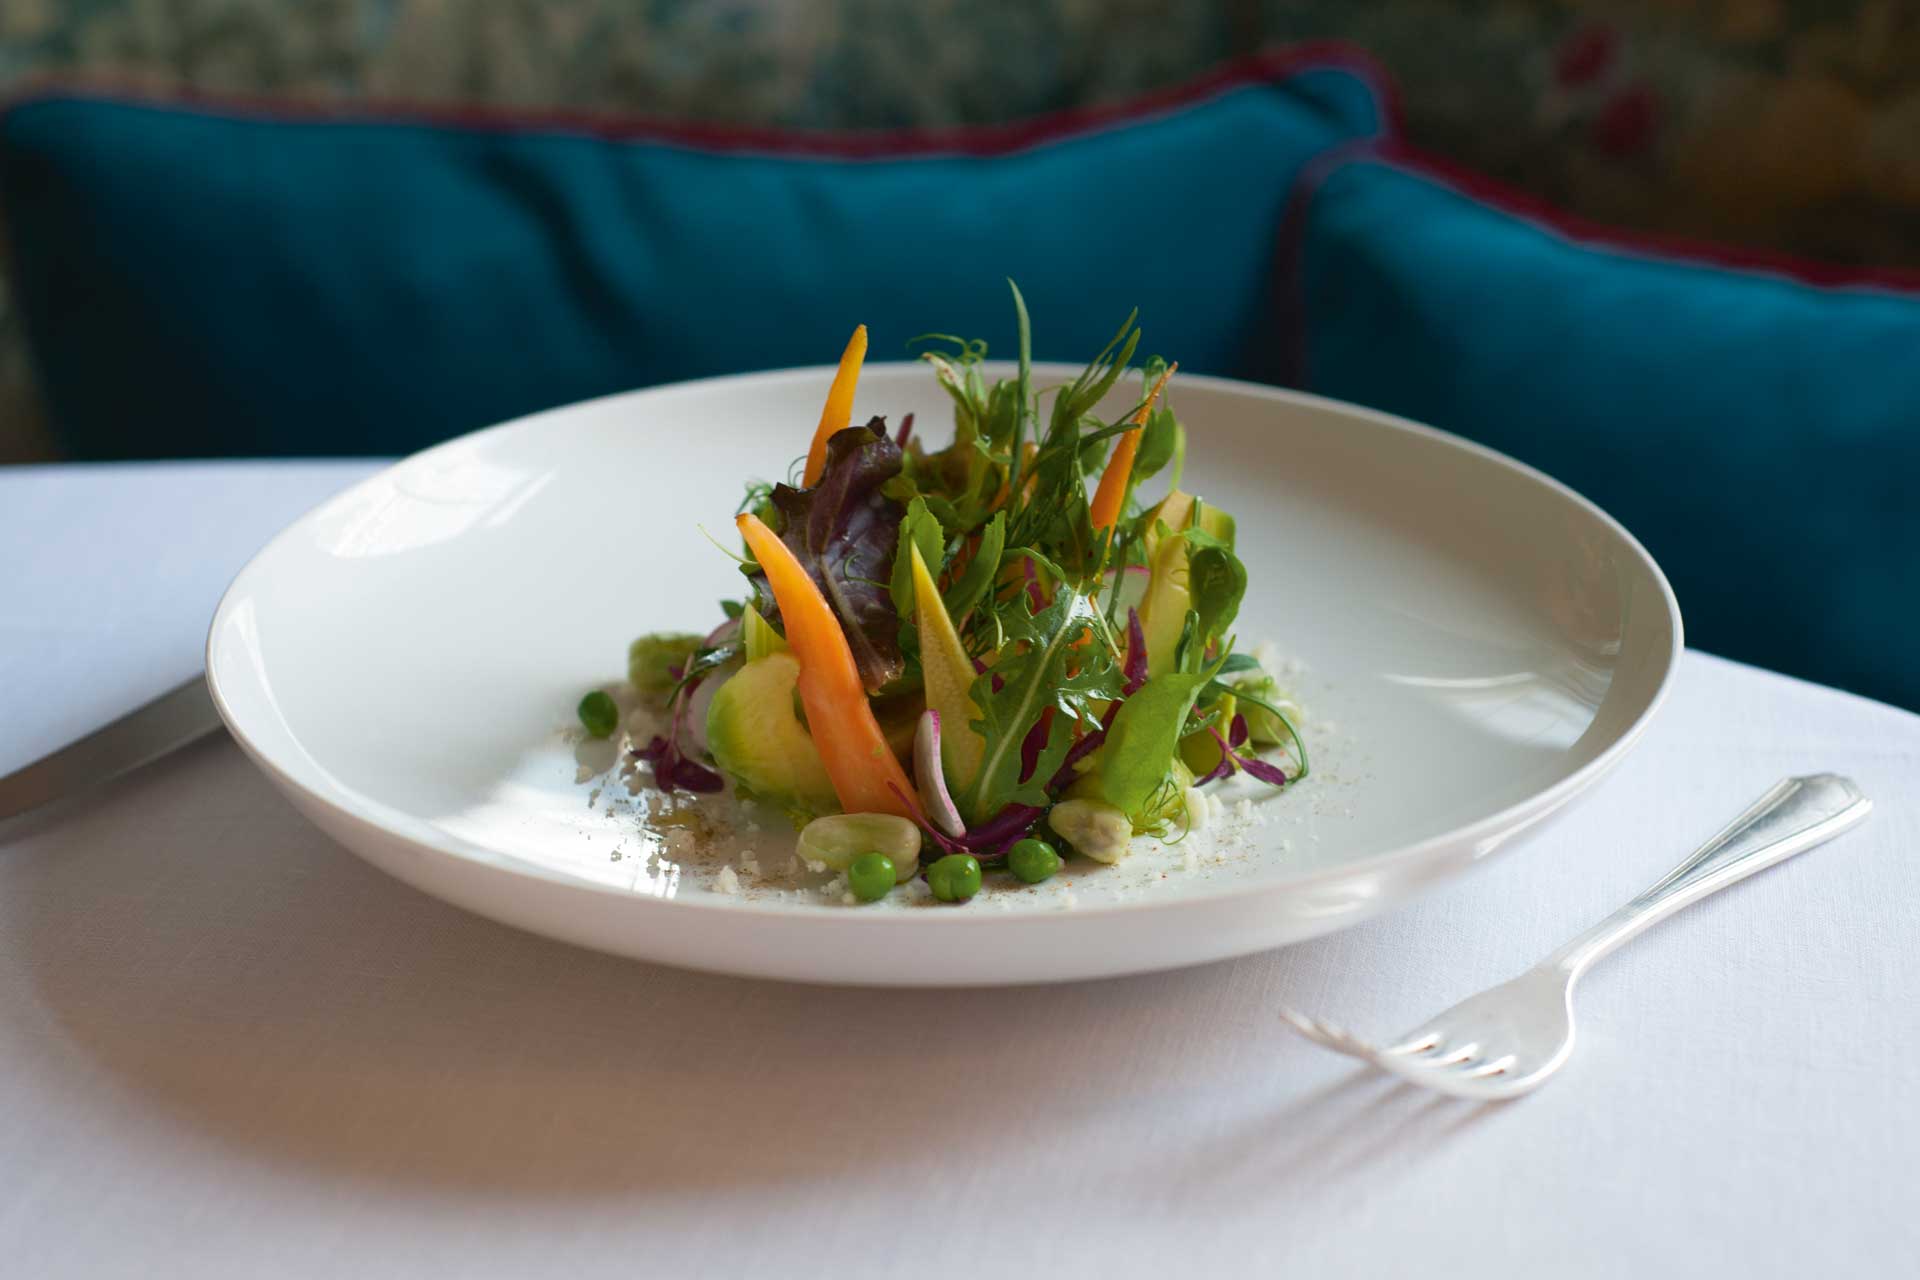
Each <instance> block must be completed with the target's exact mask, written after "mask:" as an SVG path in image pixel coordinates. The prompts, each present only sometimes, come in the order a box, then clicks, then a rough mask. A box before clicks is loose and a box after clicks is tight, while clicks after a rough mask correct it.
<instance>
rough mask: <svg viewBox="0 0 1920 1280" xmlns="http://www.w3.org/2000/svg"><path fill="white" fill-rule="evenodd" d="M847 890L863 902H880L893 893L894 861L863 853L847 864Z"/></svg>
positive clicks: (883, 855)
mask: <svg viewBox="0 0 1920 1280" xmlns="http://www.w3.org/2000/svg"><path fill="white" fill-rule="evenodd" d="M847 888H848V889H849V890H850V891H851V892H852V893H853V896H854V897H856V898H858V899H860V901H862V902H878V901H880V899H882V898H884V897H886V896H887V895H888V894H889V893H891V892H893V859H892V858H889V857H888V856H887V855H886V854H884V853H863V854H861V855H860V856H859V857H857V858H855V859H854V860H853V861H852V862H850V863H848V864H847Z"/></svg>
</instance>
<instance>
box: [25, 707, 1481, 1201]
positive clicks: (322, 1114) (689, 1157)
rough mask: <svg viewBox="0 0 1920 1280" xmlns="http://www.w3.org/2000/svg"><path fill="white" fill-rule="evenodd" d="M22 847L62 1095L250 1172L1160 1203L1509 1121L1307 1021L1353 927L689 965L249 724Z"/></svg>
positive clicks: (576, 1188) (37, 983)
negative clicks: (320, 822) (1056, 979)
mask: <svg viewBox="0 0 1920 1280" xmlns="http://www.w3.org/2000/svg"><path fill="white" fill-rule="evenodd" d="M0 859H4V860H5V862H6V864H7V865H6V866H5V873H6V883H7V885H8V886H9V887H8V890H7V893H6V895H5V900H4V901H0V912H4V914H5V916H6V924H5V927H4V929H0V951H3V952H4V953H5V954H7V955H8V956H9V958H10V966H11V967H12V968H13V969H14V971H15V975H16V976H18V975H19V974H20V972H21V971H23V970H24V973H25V974H26V975H28V976H29V979H30V982H31V989H32V993H33V996H34V997H35V998H37V1000H38V1002H39V1004H40V1006H41V1007H42V1009H43V1010H44V1011H45V1012H46V1013H47V1014H50V1015H51V1018H52V1020H53V1021H54V1023H56V1024H57V1026H58V1027H59V1028H60V1030H61V1032H62V1033H63V1035H64V1040H65V1042H64V1043H61V1044H52V1045H40V1044H37V1043H35V1044H33V1045H32V1047H33V1049H34V1053H33V1055H32V1056H33V1059H34V1061H33V1065H32V1067H31V1068H30V1069H31V1070H36V1071H44V1072H46V1073H48V1075H49V1081H48V1082H47V1083H46V1084H45V1085H44V1086H41V1087H71V1088H79V1087H98V1086H97V1085H81V1084H75V1083H71V1082H72V1081H75V1080H80V1079H82V1078H86V1079H97V1077H98V1076H99V1074H100V1072H101V1071H104V1072H106V1073H108V1075H109V1076H110V1077H111V1080H112V1082H113V1084H114V1085H115V1087H116V1088H118V1089H121V1090H126V1091H131V1092H132V1093H133V1094H134V1095H136V1096H137V1097H138V1098H139V1099H140V1100H141V1104H142V1106H143V1107H150V1108H151V1109H152V1110H153V1111H154V1112H155V1113H157V1115H158V1116H160V1117H161V1118H163V1119H164V1120H165V1121H166V1122H168V1123H172V1124H177V1125H181V1126H185V1127H187V1128H189V1129H191V1130H192V1131H194V1132H195V1133H196V1134H198V1135H200V1136H202V1137H203V1138H204V1139H206V1140H208V1141H211V1142H213V1143H216V1144H219V1145H220V1146H221V1147H222V1148H224V1149H225V1150H226V1152H227V1153H228V1154H229V1155H230V1156H231V1157H232V1158H234V1159H235V1160H237V1161H240V1162H264V1163H266V1164H269V1165H275V1166H282V1165H294V1166H300V1167H302V1168H304V1169H307V1170H310V1171H313V1172H318V1173H320V1174H322V1175H324V1176H327V1177H331V1178H339V1179H347V1180H352V1181H355V1182H361V1183H373V1184H405V1185H408V1186H429V1187H436V1188H445V1189H449V1190H455V1191H471V1192H478V1193H502V1194H508V1195H513V1196H517V1197H518V1196H532V1197H540V1196H566V1197H579V1196H610V1197H617V1196H630V1195H635V1194H641V1195H644V1194H648V1193H660V1194H673V1193H681V1192H693V1191H697V1190H699V1189H701V1188H703V1187H711V1186H722V1185H724V1186H741V1185H747V1186H754V1185H765V1186H768V1187H775V1186H778V1185H779V1184H782V1183H792V1182H796V1181H797V1182H817V1181H819V1180H822V1179H832V1178H834V1177H835V1176H836V1175H839V1174H842V1173H846V1172H851V1171H855V1170H859V1171H861V1172H863V1173H865V1174H867V1175H868V1176H871V1175H872V1173H873V1172H874V1171H875V1170H893V1171H897V1174H898V1176H899V1178H900V1179H901V1184H902V1186H903V1187H913V1188H915V1189H916V1191H917V1193H918V1194H924V1193H925V1192H926V1191H927V1190H928V1189H929V1186H931V1185H934V1184H937V1183H938V1182H940V1181H941V1180H944V1179H949V1178H963V1179H964V1181H963V1182H961V1183H960V1184H959V1185H953V1186H951V1187H950V1188H948V1189H950V1190H951V1191H952V1192H953V1193H954V1194H957V1195H959V1196H962V1197H964V1198H966V1199H967V1200H970V1201H979V1202H981V1203H986V1202H989V1201H991V1200H992V1199H993V1198H994V1197H996V1196H998V1195H1001V1194H1003V1191H1002V1188H1001V1186H1000V1185H999V1184H1000V1180H1001V1178H1002V1177H1003V1176H1004V1177H1007V1178H1018V1179H1020V1180H1021V1181H1023V1182H1024V1181H1027V1180H1029V1179H1033V1178H1038V1179H1041V1180H1042V1183H1041V1185H1048V1184H1049V1183H1051V1184H1053V1185H1068V1186H1071V1188H1072V1189H1073V1190H1074V1192H1075V1193H1077V1194H1086V1193H1091V1194H1101V1193H1103V1192H1112V1193H1116V1194H1129V1195H1138V1194H1139V1189H1140V1188H1141V1187H1142V1186H1143V1185H1150V1186H1154V1187H1156V1188H1158V1190H1157V1192H1156V1194H1158V1195H1160V1196H1162V1197H1163V1199H1162V1200H1161V1204H1162V1205H1163V1206H1164V1205H1169V1204H1171V1203H1174V1202H1177V1201H1179V1200H1181V1199H1184V1198H1187V1197H1208V1198H1211V1199H1214V1200H1217V1201H1218V1200H1225V1201H1232V1200H1234V1199H1236V1198H1240V1197H1243V1196H1251V1195H1258V1196H1263V1197H1265V1196H1272V1195H1274V1194H1275V1193H1276V1192H1278V1193H1284V1194H1297V1195H1300V1196H1303V1197H1312V1196H1318V1195H1339V1194H1342V1189H1343V1187H1347V1186H1349V1185H1350V1184H1351V1183H1353V1182H1354V1181H1356V1180H1358V1179H1360V1178H1363V1177H1365V1178H1376V1177H1377V1175H1378V1174H1380V1173H1381V1172H1382V1171H1383V1169H1385V1168H1386V1167H1388V1166H1393V1167H1404V1166H1405V1165H1406V1163H1407V1161H1408V1160H1409V1159H1410V1158H1411V1159H1413V1160H1414V1161H1415V1162H1416V1163H1417V1159H1418V1153H1419V1152H1420V1150H1421V1149H1422V1148H1423V1147H1424V1148H1427V1149H1433V1148H1437V1147H1438V1146H1439V1145H1440V1144H1442V1143H1443V1142H1444V1141H1445V1140H1446V1139H1447V1137H1448V1136H1449V1135H1450V1134H1453V1133H1454V1132H1456V1131H1457V1130H1459V1129H1461V1128H1462V1127H1464V1126H1466V1125H1469V1124H1471V1123H1473V1122H1474V1121H1475V1119H1476V1118H1478V1117H1480V1116H1482V1115H1483V1114H1485V1111H1484V1109H1478V1108H1469V1107H1466V1106H1464V1105H1463V1104H1459V1103H1452V1102H1449V1101H1447V1100H1444V1099H1437V1098H1433V1097H1431V1096H1429V1095H1425V1094H1422V1093H1419V1092H1417V1091H1414V1090H1412V1089H1410V1088H1407V1087H1405V1086H1400V1085H1395V1084H1393V1083H1391V1082H1387V1081H1384V1080H1380V1079H1377V1078H1374V1077H1371V1076H1369V1075H1367V1074H1365V1073H1364V1072H1361V1071H1359V1070H1357V1069H1352V1068H1350V1067H1349V1065H1348V1064H1346V1063H1344V1062H1343V1061H1340V1060H1337V1059H1332V1058H1329V1057H1327V1056H1326V1055H1323V1054H1321V1053H1320V1052H1319V1051H1318V1050H1314V1049H1312V1048H1310V1047H1309V1046H1307V1045H1305V1044H1303V1043H1301V1042H1299V1041H1297V1040H1296V1039H1294V1038H1293V1037H1292V1036H1291V1035H1290V1034H1289V1033H1287V1032H1286V1031H1284V1030H1283V1029H1282V1028H1281V1027H1280V1025H1279V1024H1278V1022H1277V1020H1276V1019H1275V1018H1274V1017H1273V1015H1272V1012H1271V1011H1272V1009H1273V1007H1274V1005H1275V1004H1276V1003H1278V1002H1279V1001H1281V1000H1282V999H1288V998H1293V997H1294V995H1295V994H1296V993H1297V991H1298V990H1299V988H1300V986H1301V984H1302V983H1303V982H1311V981H1312V980H1313V978H1314V976H1315V975H1318V974H1324V973H1325V971H1326V968H1327V965H1328V964H1329V963H1330V959H1329V954H1328V953H1327V952H1326V951H1325V948H1328V947H1337V946H1339V940H1338V939H1327V940H1323V941H1321V942H1317V943H1309V944H1304V945H1301V946H1298V947H1294V948H1291V949H1289V950H1287V951H1284V952H1279V953H1273V954H1270V955H1267V956H1260V957H1253V958H1251V959H1247V960H1241V961H1233V962H1226V963H1221V964H1214V965H1208V966H1205V967H1203V968H1198V969H1190V970H1186V971H1181V972H1176V973H1169V974H1158V975H1147V976H1142V977H1135V978H1125V979H1116V980H1111V981H1106V982H1095V983H1078V984H1073V985H1068V986H1056V987H1039V988H1027V989H1015V990H999V991H994V990H979V991H934V992H889V991H866V990H841V989H832V988H822V987H808V986H798V985H782V984H777V983H770V982H751V981H742V980H736V979H730V978H721V977H713V976H708V975H703V974H694V973H683V972H679V971H676V970H671V969H666V968H661V967H656V966H648V965H643V964H639V963H636V962H632V961H627V960H621V959H616V958H613V957H608V956H602V955H598V954H595V953H592V952H587V951H581V950H576V949H573V948H571V947H567V946H564V945H561V944H559V943H554V942H548V941H545V940H543V939H540V938H536V937H533V936H531V935H527V934H522V933H519V932H516V931H514V930H512V929H509V928H506V927H504V926H502V925H498V924H494V923H492V922H490V921H487V920H483V919H480V918H478V917H476V916H471V915H468V914H466V913H464V912H462V911H459V910H457V909H456V908H453V907H450V906H446V905H444V904H442V903H440V902H437V901H435V900H433V899H430V898H427V897H425V896H423V895H421V894H419V893H417V892H415V891H414V890H412V889H409V888H406V887H405V886H402V885H400V884H398V883H396V882H394V881H392V880H390V879H388V878H387V877H385V876H383V875H382V874H380V873H379V872H377V871H375V870H373V869H372V868H370V867H367V866H366V865H364V864H362V863H360V862H359V861H358V860H356V859H354V858H353V857H351V856H350V855H348V854H346V853H345V852H343V851H342V850H340V849H339V848H338V847H336V846H334V845H333V844H332V843H331V842H330V841H328V840H327V839H326V838H325V837H324V836H322V835H320V834H319V833H318V832H317V831H315V830H314V829H313V828H311V827H309V826H308V825H307V824H306V823H305V822H304V821H303V820H301V819H300V818H299V817H298V816H297V815H296V814H295V813H294V812H293V810H292V809H291V808H290V807H288V806H287V805H286V804H285V803H284V802H283V801H282V800H280V798H279V797H278V796H277V795H276V794H275V793H274V792H272V791H271V789H270V788H269V786H268V784H267V783H266V782H265V780H264V779H262V778H261V777H260V776H259V775H258V774H257V773H255V772H254V771H253V770H252V769H251V768H249V767H248V766H247V764H246V763H245V762H244V760H243V759H242V758H241V756H240V754H239V752H238V751H237V750H235V749H234V748H233V747H232V746H231V745H230V744H228V743H226V742H225V741H224V740H222V741H218V742H212V743H208V744H204V745H202V746H200V747H196V748H194V749H192V750H190V751H187V752H183V753H181V754H180V755H179V756H178V757H176V758H174V759H172V760H169V761H165V762H163V763H161V764H160V765H158V766H155V767H154V768H151V769H149V770H147V771H145V772H143V773H141V774H139V775H137V776H136V777H135V778H134V779H133V780H132V781H130V782H128V783H124V784H122V785H120V786H119V787H117V788H116V789H114V791H113V792H112V793H111V794H109V795H105V796H103V797H102V798H100V799H99V800H97V801H95V800H89V801H82V802H80V803H79V804H76V805H70V806H68V807H67V809H65V810H64V811H62V812H61V813H59V814H57V815H55V816H54V818H53V819H51V820H42V821H39V822H37V823H36V826H35V827H34V828H33V829H31V830H17V831H15V832H12V833H7V834H5V835H4V837H3V838H0ZM54 1077H61V1078H64V1079H65V1080H66V1081H68V1083H65V1084H62V1083H59V1082H58V1081H56V1080H55V1079H54ZM1409 1153H1412V1154H1411V1156H1410V1154H1409Z"/></svg>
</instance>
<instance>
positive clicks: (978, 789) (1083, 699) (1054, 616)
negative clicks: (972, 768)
mask: <svg viewBox="0 0 1920 1280" xmlns="http://www.w3.org/2000/svg"><path fill="white" fill-rule="evenodd" d="M1000 621H1001V628H1002V633H1003V635H1004V642H1003V644H1002V647H1001V649H1000V651H999V660H998V661H997V662H996V663H995V664H994V665H993V666H992V667H990V668H988V669H987V670H986V671H985V672H983V673H981V675H980V676H979V677H978V678H977V679H975V681H974V683H973V688H972V690H971V691H970V692H971V696H972V698H973V701H974V705H975V706H977V707H979V708H980V719H978V720H975V721H974V722H973V728H974V729H975V730H976V731H977V732H978V733H979V734H980V736H981V737H982V738H984V739H985V740H986V744H987V746H986V753H985V755H984V756H983V757H982V759H981V763H980V772H979V774H978V775H977V776H976V777H975V779H974V782H973V785H972V786H971V787H969V788H968V789H967V793H966V795H964V796H962V797H960V807H961V809H962V812H963V815H964V816H965V817H966V819H967V821H969V822H977V821H980V820H981V819H983V818H987V817H990V816H992V815H993V814H995V813H997V812H999V811H1000V810H1001V809H1003V808H1004V807H1006V806H1007V805H1009V804H1014V803H1019V804H1031V805H1041V806H1044V805H1045V804H1046V803H1047V795H1046V789H1045V788H1046V782H1047V780H1048V779H1049V778H1050V777H1051V776H1052V774H1053V771H1054V770H1055V769H1057V768H1059V766H1060V762H1061V761H1062V760H1063V759H1064V758H1065V756H1066V753H1067V750H1068V749H1069V747H1070V746H1071V742H1072V729H1073V726H1074V724H1076V723H1077V724H1079V725H1080V726H1081V727H1082V728H1084V729H1087V730H1092V729H1093V728H1095V727H1096V726H1097V725H1098V724H1099V720H1100V716H1099V714H1098V709H1097V706H1096V704H1099V703H1103V702H1106V701H1110V700H1112V699H1114V698H1117V697H1119V696H1120V688H1121V681H1120V672H1119V669H1118V666H1117V664H1116V663H1115V661H1114V654H1113V651H1112V649H1111V648H1110V646H1109V645H1108V644H1107V643H1105V642H1104V640H1103V637H1102V635H1101V634H1100V629H1099V614H1098V612H1097V611H1096V610H1095V608H1094V606H1093V603H1092V602H1091V601H1090V600H1088V599H1087V598H1086V597H1085V596H1083V595H1081V594H1080V593H1079V592H1077V591H1072V590H1069V589H1067V588H1065V587H1061V588H1060V589H1058V590H1056V591H1055V592H1054V595H1053V599H1052V600H1051V601H1049V602H1048V603H1047V604H1046V605H1045V606H1044V607H1042V608H1041V609H1040V610H1039V611H1038V612H1035V611H1034V610H1033V608H1032V602H1031V600H1030V599H1029V597H1028V593H1027V592H1025V591H1022V592H1020V593H1018V595H1017V597H1016V598H1015V600H1014V602H1013V604H1012V605H1011V607H1009V608H1008V609H1007V610H1005V611H1004V613H1003V614H1002V615H1001V619H1000ZM996 684H997V685H998V686H999V687H998V688H997V689H996V688H995V686H996ZM1049 708H1051V709H1052V710H1053V712H1054V717H1053V724H1052V727H1051V729H1050V730H1049V731H1048V733H1047V735H1046V740H1045V742H1044V743H1043V744H1042V746H1041V749H1040V752H1039V755H1038V757H1037V760H1036V761H1035V762H1034V763H1032V764H1031V765H1030V766H1027V767H1023V766H1025V765H1026V762H1023V760H1022V758H1021V756H1022V750H1021V748H1022V746H1023V744H1024V743H1025V742H1026V739H1027V735H1028V734H1029V733H1031V732H1032V731H1033V728H1034V726H1035V725H1036V724H1038V723H1039V722H1040V720H1041V718H1042V716H1044V715H1045V713H1046V712H1047V710H1048V709H1049Z"/></svg>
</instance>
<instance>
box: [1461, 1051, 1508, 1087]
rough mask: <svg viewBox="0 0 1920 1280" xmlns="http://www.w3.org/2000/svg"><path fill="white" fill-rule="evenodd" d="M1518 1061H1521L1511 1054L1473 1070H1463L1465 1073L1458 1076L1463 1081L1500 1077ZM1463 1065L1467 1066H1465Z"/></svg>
mask: <svg viewBox="0 0 1920 1280" xmlns="http://www.w3.org/2000/svg"><path fill="white" fill-rule="evenodd" d="M1517 1061H1519V1059H1518V1058H1517V1057H1516V1056H1515V1055H1513V1054H1511V1053H1509V1054H1506V1055H1505V1056H1503V1057H1499V1058H1495V1059H1493V1060H1492V1061H1491V1062H1483V1063H1481V1064H1480V1065H1479V1066H1477V1067H1473V1068H1472V1069H1471V1070H1463V1071H1460V1072H1457V1073H1456V1074H1458V1075H1459V1077H1460V1078H1461V1079H1462V1080H1482V1079H1485V1078H1486V1077H1488V1076H1498V1075H1504V1074H1506V1072H1507V1070H1508V1069H1509V1068H1510V1067H1512V1066H1513V1064H1514V1063H1515V1062H1517ZM1463 1065H1466V1064H1463Z"/></svg>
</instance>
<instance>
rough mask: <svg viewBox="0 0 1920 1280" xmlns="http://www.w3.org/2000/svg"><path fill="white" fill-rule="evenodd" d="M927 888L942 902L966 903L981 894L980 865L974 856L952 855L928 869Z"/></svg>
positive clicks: (966, 854) (964, 854) (965, 854)
mask: <svg viewBox="0 0 1920 1280" xmlns="http://www.w3.org/2000/svg"><path fill="white" fill-rule="evenodd" d="M927 887H928V888H929V889H932V890H933V896H934V897H936V898H938V899H940V901H942V902H965V901H966V900H967V899H968V898H971V897H972V896H973V895H974V894H976V893H978V892H980V863H979V861H978V860H977V859H975V858H974V856H973V855H972V854H968V853H950V854H948V855H947V856H946V857H944V858H942V859H940V861H938V862H936V863H934V864H933V865H932V866H930V867H928V868H927Z"/></svg>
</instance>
